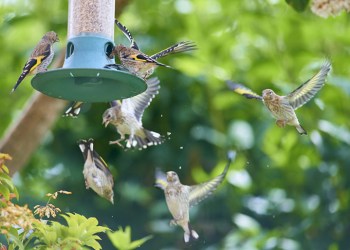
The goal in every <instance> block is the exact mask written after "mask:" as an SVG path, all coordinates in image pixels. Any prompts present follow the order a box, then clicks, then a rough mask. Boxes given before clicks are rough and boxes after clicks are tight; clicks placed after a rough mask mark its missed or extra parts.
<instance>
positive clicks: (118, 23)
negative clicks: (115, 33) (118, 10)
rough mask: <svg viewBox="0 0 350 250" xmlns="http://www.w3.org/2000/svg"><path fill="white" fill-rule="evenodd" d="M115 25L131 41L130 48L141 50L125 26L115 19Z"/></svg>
mask: <svg viewBox="0 0 350 250" xmlns="http://www.w3.org/2000/svg"><path fill="white" fill-rule="evenodd" d="M115 24H116V25H117V27H118V28H119V29H120V30H121V31H122V32H123V34H124V35H125V36H126V38H127V39H128V40H129V41H130V43H131V44H130V48H133V49H137V50H139V46H138V45H137V44H136V42H135V40H134V38H133V37H132V35H131V32H130V31H129V30H128V28H126V27H125V26H124V25H123V24H121V23H120V22H119V21H118V20H117V19H115Z"/></svg>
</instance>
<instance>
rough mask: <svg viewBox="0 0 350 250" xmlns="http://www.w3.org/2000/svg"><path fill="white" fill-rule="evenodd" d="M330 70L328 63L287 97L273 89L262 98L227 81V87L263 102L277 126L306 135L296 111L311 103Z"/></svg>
mask: <svg viewBox="0 0 350 250" xmlns="http://www.w3.org/2000/svg"><path fill="white" fill-rule="evenodd" d="M330 69H331V63H330V62H329V61H326V62H325V63H324V64H323V66H322V68H321V69H320V71H319V72H318V73H317V74H315V75H314V76H313V77H312V78H311V79H309V80H307V81H306V82H305V83H303V84H302V85H300V86H299V87H298V88H297V89H295V90H294V91H293V92H291V93H289V94H288V95H285V96H280V95H277V94H275V92H274V91H273V90H271V89H265V90H263V92H262V96H260V95H258V94H256V93H254V92H253V91H251V90H250V89H248V88H246V87H245V86H243V85H242V84H238V83H234V82H232V81H227V85H228V87H229V88H230V89H231V90H233V91H235V92H236V93H238V94H240V95H243V96H245V97H246V98H248V99H258V100H262V101H263V103H264V104H265V106H266V107H267V108H268V110H269V111H270V112H271V114H272V115H273V116H274V117H275V118H276V120H277V121H276V124H277V126H279V127H282V128H283V127H285V126H286V125H291V126H294V127H295V128H296V129H297V131H298V132H299V134H301V135H303V134H305V135H306V134H307V132H306V130H305V129H304V128H303V127H302V126H301V125H300V123H299V120H298V118H297V116H296V114H295V110H296V109H298V108H299V107H301V106H303V105H304V104H305V103H307V102H308V101H310V100H311V99H312V98H313V97H314V96H315V95H316V93H317V92H318V91H319V90H320V89H321V88H322V87H323V85H324V84H325V81H326V77H327V74H328V72H329V71H330Z"/></svg>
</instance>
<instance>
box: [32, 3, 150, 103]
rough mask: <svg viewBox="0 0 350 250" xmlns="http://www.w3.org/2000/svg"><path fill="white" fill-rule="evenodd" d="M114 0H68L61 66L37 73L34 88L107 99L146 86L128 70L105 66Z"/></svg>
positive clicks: (61, 94) (137, 91)
mask: <svg viewBox="0 0 350 250" xmlns="http://www.w3.org/2000/svg"><path fill="white" fill-rule="evenodd" d="M114 11H115V0H69V6H68V35H67V37H68V42H67V51H66V57H65V61H64V65H63V68H60V69H55V70H49V71H47V72H44V73H38V74H37V75H36V76H35V77H33V79H32V86H33V88H35V89H36V90H38V91H40V92H42V93H43V94H46V95H48V96H52V97H55V98H59V99H66V100H70V101H82V102H109V101H112V100H119V99H124V98H129V97H132V96H135V95H138V94H140V93H141V92H143V91H145V90H146V86H147V85H146V83H145V82H144V81H143V80H142V79H141V78H138V77H136V76H134V75H132V74H130V73H129V72H126V71H122V70H115V69H106V68H104V66H105V65H107V64H113V63H114V59H110V58H109V57H108V55H109V54H110V53H111V51H112V49H113V47H114V42H113V41H114Z"/></svg>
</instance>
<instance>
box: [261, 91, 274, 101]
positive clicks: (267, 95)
mask: <svg viewBox="0 0 350 250" xmlns="http://www.w3.org/2000/svg"><path fill="white" fill-rule="evenodd" d="M274 95H276V94H275V92H273V90H272V89H265V90H264V91H263V92H262V97H263V99H264V100H266V99H268V100H269V99H272V98H273V97H274Z"/></svg>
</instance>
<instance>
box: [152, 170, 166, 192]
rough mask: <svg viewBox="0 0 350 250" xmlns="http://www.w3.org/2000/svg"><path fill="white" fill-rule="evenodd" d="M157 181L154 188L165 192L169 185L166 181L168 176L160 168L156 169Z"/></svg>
mask: <svg viewBox="0 0 350 250" xmlns="http://www.w3.org/2000/svg"><path fill="white" fill-rule="evenodd" d="M155 179H156V180H155V183H154V186H155V187H157V188H160V189H163V190H165V188H166V186H167V185H168V182H167V180H166V174H165V173H164V172H163V171H161V170H160V169H159V168H156V172H155Z"/></svg>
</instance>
